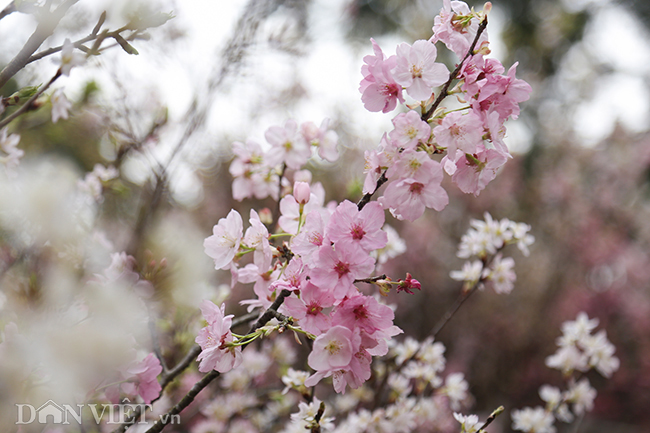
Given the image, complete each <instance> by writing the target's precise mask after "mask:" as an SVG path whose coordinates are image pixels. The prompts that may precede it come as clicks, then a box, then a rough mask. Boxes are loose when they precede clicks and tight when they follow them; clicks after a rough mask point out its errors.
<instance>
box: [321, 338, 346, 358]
mask: <svg viewBox="0 0 650 433" xmlns="http://www.w3.org/2000/svg"><path fill="white" fill-rule="evenodd" d="M341 347H342V344H341V343H340V342H338V341H337V340H331V341H330V342H329V343H327V346H325V350H327V352H328V353H329V354H330V355H336V354H337V353H339V352H340V351H341Z"/></svg>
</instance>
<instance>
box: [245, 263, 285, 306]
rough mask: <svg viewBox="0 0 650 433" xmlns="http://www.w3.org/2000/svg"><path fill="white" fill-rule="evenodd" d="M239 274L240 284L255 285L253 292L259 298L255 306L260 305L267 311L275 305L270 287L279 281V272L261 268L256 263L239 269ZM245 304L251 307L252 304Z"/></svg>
mask: <svg viewBox="0 0 650 433" xmlns="http://www.w3.org/2000/svg"><path fill="white" fill-rule="evenodd" d="M269 264H270V263H269ZM238 274H239V275H238V280H239V282H241V283H244V284H248V283H255V285H254V286H253V292H255V295H257V297H258V300H257V301H256V303H255V305H259V306H261V307H263V308H265V309H266V308H268V307H269V306H270V305H271V304H272V303H273V300H272V299H271V291H269V286H270V285H271V283H273V282H274V281H276V280H277V279H278V276H279V275H280V271H279V270H273V269H269V267H268V266H267V267H265V268H259V267H258V266H257V265H255V264H254V263H249V264H248V265H246V266H244V267H243V268H241V269H239V272H238ZM245 304H246V305H251V304H252V303H251V302H246V303H245Z"/></svg>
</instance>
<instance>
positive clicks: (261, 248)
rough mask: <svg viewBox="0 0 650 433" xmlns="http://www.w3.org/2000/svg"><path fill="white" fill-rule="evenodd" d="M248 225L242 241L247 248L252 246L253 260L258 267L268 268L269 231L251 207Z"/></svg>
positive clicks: (269, 259)
mask: <svg viewBox="0 0 650 433" xmlns="http://www.w3.org/2000/svg"><path fill="white" fill-rule="evenodd" d="M248 221H249V222H250V224H251V225H250V227H248V228H247V229H246V233H245V234H244V239H243V243H244V245H246V246H247V247H248V248H252V249H254V250H255V251H254V252H253V261H254V262H255V264H256V265H257V266H258V267H260V268H268V267H269V265H270V263H271V256H272V254H273V252H272V250H271V245H270V244H269V231H268V229H267V228H266V226H265V225H264V224H263V223H262V221H260V217H259V215H258V214H257V212H255V210H254V209H251V213H250V219H249V220H248Z"/></svg>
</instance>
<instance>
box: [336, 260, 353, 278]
mask: <svg viewBox="0 0 650 433" xmlns="http://www.w3.org/2000/svg"><path fill="white" fill-rule="evenodd" d="M334 270H335V271H336V273H337V274H339V278H341V277H342V276H343V275H345V274H347V273H349V272H350V266H349V265H348V264H347V263H343V262H338V263H337V264H336V265H334Z"/></svg>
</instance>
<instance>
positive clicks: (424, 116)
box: [359, 0, 532, 221]
mask: <svg viewBox="0 0 650 433" xmlns="http://www.w3.org/2000/svg"><path fill="white" fill-rule="evenodd" d="M489 9H490V4H489V3H487V4H486V11H484V12H483V13H477V12H474V11H473V10H470V9H469V7H468V6H467V5H466V4H465V3H464V2H460V1H454V2H450V1H449V0H446V1H445V2H444V7H443V10H442V11H441V13H440V15H439V16H438V17H436V20H435V26H434V27H433V36H432V37H431V39H430V40H428V41H426V40H419V41H416V42H414V43H413V45H412V46H411V45H409V44H406V43H402V44H400V45H399V46H398V47H397V49H396V54H395V55H392V56H389V57H386V55H385V54H384V53H383V51H382V49H381V48H380V47H379V45H378V44H377V43H376V42H375V41H374V40H373V41H372V44H373V49H374V54H373V55H370V56H366V57H365V58H364V62H365V64H364V65H363V67H362V70H361V71H362V74H363V80H362V81H361V84H360V87H359V90H360V91H361V93H362V97H361V99H362V101H363V102H364V104H365V107H366V109H368V110H370V111H383V112H384V113H386V112H390V111H392V110H394V109H395V108H396V106H397V101H399V102H400V103H405V99H404V95H403V92H406V94H408V96H409V97H411V98H413V99H414V100H415V101H417V103H415V104H413V105H407V106H408V107H409V108H416V107H420V109H421V112H420V114H418V113H417V112H416V111H414V110H411V111H408V112H407V113H400V114H398V115H397V116H395V118H394V119H393V125H394V129H393V130H392V131H390V132H389V133H388V134H387V135H384V137H383V138H382V140H381V143H380V146H379V147H378V148H377V149H376V150H372V151H367V152H366V168H365V173H366V179H365V182H364V193H367V194H370V193H374V192H375V190H376V189H377V188H378V187H379V186H381V184H383V183H384V182H386V181H389V185H388V187H387V188H386V190H385V191H384V194H383V196H382V197H381V198H380V199H379V202H380V203H381V205H382V206H383V207H384V208H385V209H389V210H390V211H391V213H392V214H393V215H394V216H395V217H396V218H399V219H407V220H409V221H413V220H415V219H417V218H419V217H420V216H421V215H422V213H423V212H424V209H425V208H432V209H435V210H442V209H443V208H444V207H445V206H447V204H448V201H449V198H448V196H447V193H446V192H445V190H444V189H443V188H442V187H441V186H440V183H441V181H442V178H443V169H444V171H445V172H447V174H449V175H450V176H451V177H452V180H453V181H454V182H455V183H456V184H457V185H458V187H459V188H460V189H461V190H462V191H463V192H465V193H472V194H474V195H478V194H479V193H480V191H481V190H483V189H484V188H485V186H486V185H487V184H488V183H489V182H490V181H491V180H492V179H494V177H495V176H496V171H497V169H498V168H499V167H501V166H502V165H503V164H504V163H505V162H506V161H507V159H508V158H510V153H509V152H508V148H507V146H506V144H505V143H504V141H503V138H504V136H505V132H506V130H505V126H504V122H505V121H506V120H507V119H509V118H513V119H516V118H517V117H518V115H519V103H520V102H523V101H525V100H527V99H528V97H529V94H530V92H531V91H532V89H531V87H530V85H528V84H527V83H526V82H525V81H523V80H520V79H517V78H515V72H516V67H517V65H516V64H515V65H513V66H512V67H511V68H510V69H509V70H508V72H507V74H505V75H504V74H503V73H504V71H505V68H504V67H503V65H502V64H501V63H500V62H499V61H498V60H496V59H492V58H486V57H485V56H486V55H487V54H489V52H490V50H489V48H488V45H489V43H488V38H487V33H486V32H485V31H484V30H485V25H486V24H487V11H489ZM438 41H440V42H443V43H444V44H445V45H446V46H447V48H448V49H450V50H451V51H453V52H454V53H455V54H456V55H457V56H458V57H459V58H460V59H461V63H460V64H459V67H458V68H457V69H456V70H455V71H454V72H453V73H452V74H451V75H450V73H449V71H448V70H447V68H446V66H444V65H443V64H441V63H436V61H435V60H436V57H437V49H436V45H435V43H436V42H438ZM452 80H458V83H457V84H456V85H455V86H454V88H453V89H452V90H449V87H450V85H451V83H452ZM443 84H445V86H443V89H442V90H441V91H440V92H439V93H438V95H437V96H436V94H435V93H434V88H435V87H438V86H441V85H443ZM446 96H454V97H455V100H456V101H459V102H460V103H461V107H458V108H450V109H446V108H444V107H440V106H439V105H440V103H441V102H442V101H443V99H444V98H445V97H446ZM434 99H435V102H434ZM452 104H455V102H454V103H452ZM437 154H444V156H443V157H442V159H441V160H440V161H436V160H434V159H432V157H433V156H434V155H437Z"/></svg>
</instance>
